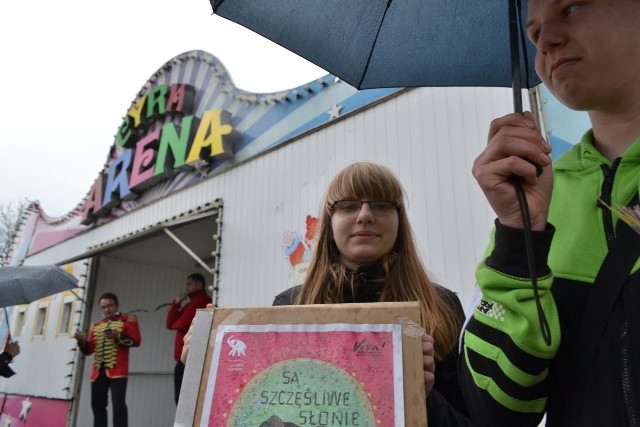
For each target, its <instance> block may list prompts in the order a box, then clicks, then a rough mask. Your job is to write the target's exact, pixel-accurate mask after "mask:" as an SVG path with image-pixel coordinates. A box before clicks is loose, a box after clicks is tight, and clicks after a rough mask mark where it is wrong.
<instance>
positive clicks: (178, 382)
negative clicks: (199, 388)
mask: <svg viewBox="0 0 640 427" xmlns="http://www.w3.org/2000/svg"><path fill="white" fill-rule="evenodd" d="M183 376H184V363H182V362H181V361H179V360H178V361H177V362H176V367H175V368H173V391H174V394H175V399H176V405H177V404H178V398H179V397H180V388H181V387H182V377H183Z"/></svg>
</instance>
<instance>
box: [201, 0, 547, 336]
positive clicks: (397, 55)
mask: <svg viewBox="0 0 640 427" xmlns="http://www.w3.org/2000/svg"><path fill="white" fill-rule="evenodd" d="M527 1H528V0H322V1H319V0H259V1H256V0H210V3H211V6H212V7H213V12H214V13H215V14H218V15H220V16H222V17H224V18H227V19H229V20H231V21H234V22H236V23H238V24H240V25H242V26H244V27H246V28H248V29H250V30H252V31H254V32H256V33H258V34H260V35H262V36H264V37H266V38H268V39H269V40H271V41H273V42H275V43H277V44H279V45H281V46H283V47H284V48H286V49H288V50H290V51H292V52H294V53H296V54H298V55H300V56H302V57H303V58H305V59H307V60H309V61H311V62H313V63H314V64H316V65H318V66H319V67H321V68H323V69H325V70H327V71H328V72H330V73H331V74H333V75H335V76H337V77H339V78H340V79H342V80H343V81H345V82H347V83H349V84H350V85H352V86H354V87H356V88H358V89H367V88H381V87H417V86H427V87H430V86H431V87H433V86H439V87H442V86H488V87H512V89H513V105H514V111H515V112H520V113H521V112H522V88H523V87H524V88H527V89H529V88H532V87H534V86H536V85H538V84H539V83H540V80H539V78H538V76H537V74H536V72H535V68H534V65H535V64H534V56H535V51H534V46H533V45H532V44H531V43H529V42H528V41H527V38H526V37H525V31H524V28H525V26H526V22H527V17H526V11H527ZM537 168H538V174H540V173H541V172H542V168H540V167H539V166H537ZM513 181H514V187H515V189H516V193H517V195H518V200H519V203H520V210H521V214H522V219H523V224H524V228H525V243H526V247H527V255H528V258H529V269H530V270H531V277H532V279H531V281H532V287H533V292H534V296H535V300H536V303H537V306H538V314H539V319H540V328H541V332H542V335H543V338H544V339H545V341H546V342H547V344H550V342H551V335H550V332H549V326H548V324H547V321H546V318H545V316H544V312H543V311H542V306H541V305H540V301H539V297H538V287H537V280H536V273H535V262H534V260H533V258H532V257H533V247H532V245H533V243H532V239H531V230H530V219H529V209H528V206H527V202H526V197H525V195H524V190H523V188H522V184H521V183H520V182H519V180H518V179H514V180H513Z"/></svg>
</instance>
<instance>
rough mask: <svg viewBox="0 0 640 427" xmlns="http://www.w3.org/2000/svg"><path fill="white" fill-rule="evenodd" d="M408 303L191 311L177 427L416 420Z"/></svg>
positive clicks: (416, 326)
mask: <svg viewBox="0 0 640 427" xmlns="http://www.w3.org/2000/svg"><path fill="white" fill-rule="evenodd" d="M423 332H424V331H423V329H422V328H421V327H420V310H419V306H418V304H417V303H371V304H335V305H329V304H327V305H303V306H279V307H268V308H225V309H215V311H214V310H199V311H198V313H197V314H196V325H195V330H194V335H193V339H192V343H191V346H190V349H189V358H188V360H187V365H186V369H185V376H184V380H183V384H182V390H181V395H180V401H179V406H178V411H177V413H176V422H175V425H176V426H200V427H205V426H206V427H223V426H225V427H226V426H229V427H231V426H233V427H237V426H255V427H272V426H273V427H276V426H277V427H301V426H354V427H358V426H367V427H368V426H389V427H392V426H396V427H401V426H405V425H406V426H420V427H422V426H425V425H426V408H425V393H424V379H423V367H422V340H421V336H422V334H423Z"/></svg>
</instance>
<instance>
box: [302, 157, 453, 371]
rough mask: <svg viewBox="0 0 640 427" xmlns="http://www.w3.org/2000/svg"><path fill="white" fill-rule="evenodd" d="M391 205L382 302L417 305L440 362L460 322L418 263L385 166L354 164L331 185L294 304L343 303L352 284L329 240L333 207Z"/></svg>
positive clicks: (400, 197)
mask: <svg viewBox="0 0 640 427" xmlns="http://www.w3.org/2000/svg"><path fill="white" fill-rule="evenodd" d="M363 199H366V200H389V201H394V202H396V203H398V206H399V207H398V236H397V238H396V242H395V244H394V247H393V249H392V250H391V252H389V253H388V254H386V255H384V256H383V257H382V259H381V260H380V263H381V265H382V271H383V278H382V280H381V281H382V282H383V283H384V284H385V285H384V289H383V291H382V294H381V295H380V301H396V302H398V301H418V303H419V304H420V312H421V319H422V327H423V328H424V329H425V331H426V332H427V333H428V334H429V335H431V336H433V338H434V341H435V358H436V360H443V359H444V358H445V356H446V355H447V354H448V353H449V351H451V348H452V347H453V345H454V344H455V342H456V339H457V335H458V330H459V328H460V321H459V320H458V319H457V317H456V315H455V314H454V313H453V311H452V309H451V307H450V306H449V305H448V304H447V303H446V302H445V301H444V300H443V299H442V297H441V296H440V294H439V292H438V290H437V289H436V285H435V284H434V283H433V282H432V281H431V280H430V279H429V276H428V275H427V272H426V270H425V268H424V266H423V265H422V262H421V261H420V258H419V256H418V253H417V251H416V245H415V242H414V239H413V233H412V231H411V225H410V224H409V219H408V217H407V212H406V209H405V206H404V189H403V188H402V185H401V184H400V181H398V179H397V178H396V177H395V175H394V174H393V173H392V172H391V171H390V170H389V169H388V168H387V167H385V166H383V165H380V164H377V163H371V162H360V163H354V164H351V165H349V166H347V167H346V168H344V169H343V170H342V171H340V172H339V173H338V174H337V175H336V176H335V177H334V178H333V180H332V181H331V183H330V184H329V187H328V189H327V191H326V193H325V195H324V197H323V199H322V203H321V205H320V209H319V216H320V229H319V232H318V233H319V234H318V243H317V246H316V247H315V249H314V250H313V254H312V256H311V261H310V264H309V269H308V270H307V273H306V279H305V283H304V285H303V287H302V290H301V292H300V295H299V297H298V301H297V304H338V303H342V302H344V301H343V295H344V293H343V292H344V290H345V288H347V287H348V286H350V285H352V279H351V277H352V276H351V275H350V274H349V268H348V267H347V266H345V265H344V264H343V263H341V262H340V252H339V250H338V247H337V246H336V244H335V242H334V240H333V231H332V228H331V215H332V211H331V204H332V203H333V202H335V201H338V200H363Z"/></svg>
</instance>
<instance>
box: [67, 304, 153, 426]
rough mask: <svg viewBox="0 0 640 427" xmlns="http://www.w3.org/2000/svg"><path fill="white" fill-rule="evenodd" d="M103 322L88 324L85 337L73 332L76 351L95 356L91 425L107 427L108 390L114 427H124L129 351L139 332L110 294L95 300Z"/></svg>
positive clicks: (134, 343)
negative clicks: (89, 327) (76, 345)
mask: <svg viewBox="0 0 640 427" xmlns="http://www.w3.org/2000/svg"><path fill="white" fill-rule="evenodd" d="M98 304H99V305H100V310H102V316H103V319H102V320H100V321H99V322H96V323H94V324H93V325H91V330H90V331H89V337H88V338H85V336H84V334H83V333H82V332H80V331H76V333H75V339H76V340H77V341H78V347H80V351H82V353H83V354H84V355H86V356H89V355H91V354H94V353H95V356H94V358H93V367H92V369H91V409H92V410H93V418H94V426H95V427H107V403H108V402H107V397H108V393H109V389H111V402H112V404H113V425H114V427H127V425H128V411H127V404H126V401H125V395H126V393H127V376H128V374H129V348H130V347H138V346H139V345H140V341H141V338H140V329H139V328H138V320H137V318H136V316H130V315H126V314H122V313H120V312H119V311H118V297H117V296H116V295H115V294H112V293H110V292H108V293H106V294H103V295H102V296H101V297H100V299H99V300H98Z"/></svg>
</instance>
